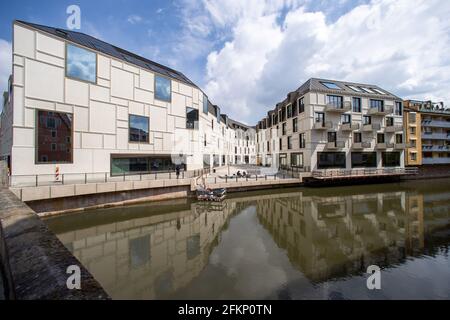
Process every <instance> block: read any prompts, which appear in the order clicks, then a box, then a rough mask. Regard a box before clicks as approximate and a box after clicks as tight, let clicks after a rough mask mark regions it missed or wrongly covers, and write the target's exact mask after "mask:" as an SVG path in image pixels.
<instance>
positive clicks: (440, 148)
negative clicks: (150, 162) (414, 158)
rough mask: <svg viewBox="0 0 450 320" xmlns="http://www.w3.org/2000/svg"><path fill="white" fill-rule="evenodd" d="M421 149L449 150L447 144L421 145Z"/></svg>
mask: <svg viewBox="0 0 450 320" xmlns="http://www.w3.org/2000/svg"><path fill="white" fill-rule="evenodd" d="M422 151H425V152H427V151H428V152H450V145H449V146H436V145H422Z"/></svg>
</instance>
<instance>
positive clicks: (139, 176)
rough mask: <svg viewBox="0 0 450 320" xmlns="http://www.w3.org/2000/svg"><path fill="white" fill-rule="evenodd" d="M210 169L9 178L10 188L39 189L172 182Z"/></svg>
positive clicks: (12, 176) (201, 173) (38, 175)
mask: <svg viewBox="0 0 450 320" xmlns="http://www.w3.org/2000/svg"><path fill="white" fill-rule="evenodd" d="M210 170H211V169H209V168H207V169H198V170H186V171H185V170H180V171H179V174H177V172H176V170H174V171H155V172H142V173H139V172H138V173H127V174H125V173H124V174H120V175H115V174H113V175H111V173H109V172H92V173H87V172H85V173H61V174H59V175H55V174H35V175H11V176H10V177H9V186H10V187H39V186H53V185H74V184H88V183H107V182H121V181H142V180H172V179H190V178H195V177H198V176H201V175H203V174H204V173H206V172H210Z"/></svg>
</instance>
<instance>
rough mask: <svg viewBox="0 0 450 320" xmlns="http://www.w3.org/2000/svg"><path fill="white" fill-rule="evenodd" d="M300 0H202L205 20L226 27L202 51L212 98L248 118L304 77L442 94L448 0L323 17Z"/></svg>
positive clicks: (448, 83)
mask: <svg viewBox="0 0 450 320" xmlns="http://www.w3.org/2000/svg"><path fill="white" fill-rule="evenodd" d="M307 2H309V1H306V2H303V3H297V2H294V1H288V2H284V1H277V0H275V1H252V0H249V1H234V0H233V1H230V0H227V1H225V0H222V1H220V0H208V1H206V0H205V10H206V12H207V14H208V15H207V16H209V18H210V22H209V23H210V25H213V26H214V27H215V28H224V29H228V30H231V34H230V35H229V39H228V41H226V42H225V43H224V45H223V46H221V47H220V48H218V49H217V50H214V51H212V52H211V53H210V54H209V56H208V59H207V66H206V72H207V84H206V88H205V89H206V92H207V94H208V95H209V97H210V98H211V100H212V101H213V102H214V103H216V104H218V105H221V106H222V109H223V110H225V112H228V113H229V114H230V115H231V116H234V117H239V118H243V120H246V121H248V122H249V123H255V122H256V121H257V120H258V119H259V118H260V117H261V116H263V115H264V114H266V112H267V111H268V110H269V108H272V107H273V106H274V105H275V103H277V102H279V101H281V100H282V99H283V98H284V97H285V95H286V94H287V93H288V92H289V91H290V90H294V89H296V88H297V87H298V86H300V85H301V84H302V83H303V82H304V81H305V80H307V79H308V78H310V77H324V78H332V79H338V80H349V81H359V82H366V83H374V84H377V85H380V86H381V87H383V88H385V89H386V90H390V91H392V92H393V93H395V94H398V95H400V96H402V97H405V98H409V97H411V98H412V97H414V98H418V99H422V98H423V99H434V100H444V101H446V102H450V90H448V88H449V87H450V77H449V74H450V54H449V52H450V19H448V16H449V14H450V2H442V1H439V0H373V1H372V2H371V3H369V4H367V5H358V6H356V7H354V8H353V9H352V10H348V11H347V12H346V13H345V14H343V15H342V16H340V17H339V18H338V19H335V20H334V21H331V22H330V21H328V19H327V13H326V12H324V10H322V11H321V10H316V11H315V12H310V11H308V8H307V7H306V6H305V5H306V4H307ZM343 4H346V1H341V5H343ZM347 5H348V4H347ZM328 6H329V3H328ZM286 11H287V14H285V13H286ZM207 25H208V24H207Z"/></svg>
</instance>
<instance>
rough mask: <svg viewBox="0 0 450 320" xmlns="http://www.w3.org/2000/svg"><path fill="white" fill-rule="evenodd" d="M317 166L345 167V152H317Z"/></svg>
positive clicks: (319, 167)
mask: <svg viewBox="0 0 450 320" xmlns="http://www.w3.org/2000/svg"><path fill="white" fill-rule="evenodd" d="M317 168H318V169H329V168H342V169H345V152H319V153H317Z"/></svg>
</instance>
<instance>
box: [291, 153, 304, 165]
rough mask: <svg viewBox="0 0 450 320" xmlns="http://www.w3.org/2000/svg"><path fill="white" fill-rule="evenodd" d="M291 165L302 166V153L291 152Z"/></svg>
mask: <svg viewBox="0 0 450 320" xmlns="http://www.w3.org/2000/svg"><path fill="white" fill-rule="evenodd" d="M291 166H292V167H303V153H291Z"/></svg>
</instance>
